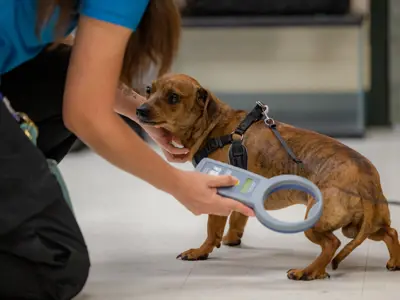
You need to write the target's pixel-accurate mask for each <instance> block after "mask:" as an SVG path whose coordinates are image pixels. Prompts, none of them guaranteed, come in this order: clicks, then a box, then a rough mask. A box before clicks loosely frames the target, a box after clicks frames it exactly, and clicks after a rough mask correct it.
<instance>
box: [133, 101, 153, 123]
mask: <svg viewBox="0 0 400 300" xmlns="http://www.w3.org/2000/svg"><path fill="white" fill-rule="evenodd" d="M136 116H137V117H138V118H139V120H140V121H145V122H146V121H149V119H150V106H149V105H148V104H146V103H145V104H142V105H140V106H139V107H138V108H137V109H136Z"/></svg>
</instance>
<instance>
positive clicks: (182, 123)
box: [141, 74, 400, 280]
mask: <svg viewBox="0 0 400 300" xmlns="http://www.w3.org/2000/svg"><path fill="white" fill-rule="evenodd" d="M171 93H176V94H177V95H178V96H179V102H178V103H176V104H170V103H168V97H169V95H171ZM145 105H146V106H147V108H148V109H149V111H150V114H149V116H148V118H146V119H142V120H141V121H142V122H144V123H149V124H154V125H158V126H160V127H164V128H166V129H168V130H170V131H171V132H172V133H173V134H175V135H176V136H177V137H178V138H179V139H181V141H182V143H183V145H184V146H185V147H186V148H188V149H190V151H191V152H190V153H191V155H194V154H195V153H196V152H197V151H198V150H199V149H200V147H202V146H203V145H204V143H205V142H206V141H207V139H208V138H211V137H217V136H222V135H225V134H229V133H231V132H232V131H233V130H234V128H235V127H236V126H237V125H238V124H239V122H240V121H241V120H242V119H243V118H244V117H245V115H246V112H244V111H238V110H234V109H232V108H230V107H229V106H228V105H226V104H225V103H223V102H222V101H220V100H219V99H218V98H217V97H215V95H213V94H212V93H211V92H210V91H207V90H205V89H204V88H202V87H201V85H200V84H199V83H198V82H197V81H196V80H195V79H193V78H191V77H188V76H186V75H175V74H171V75H167V76H164V77H162V78H160V79H159V80H157V81H155V82H154V83H153V85H152V90H151V93H150V94H149V98H148V101H147V103H146V104H145ZM277 129H278V131H279V132H280V134H281V135H282V137H283V138H284V140H285V141H286V142H287V144H288V146H289V147H290V148H291V149H292V151H293V152H294V153H295V155H296V156H297V157H298V158H299V159H301V160H302V161H303V163H304V165H305V168H304V169H301V168H299V167H298V166H297V165H296V164H295V163H294V162H293V161H292V160H291V159H290V157H289V155H288V154H287V152H286V151H285V150H284V149H283V147H282V146H281V144H280V143H279V141H278V140H277V138H276V137H275V136H274V134H273V133H272V131H271V130H269V129H268V128H266V127H265V125H264V124H263V122H262V121H260V122H258V123H256V124H254V125H253V126H251V127H250V128H249V129H248V131H247V132H246V133H245V136H244V140H243V141H244V144H245V146H246V147H247V150H248V154H249V155H248V156H249V160H248V168H249V170H250V171H252V172H255V173H257V174H259V175H262V176H264V177H267V178H270V177H273V176H277V175H281V174H296V175H300V176H304V177H306V178H308V179H309V180H311V181H312V182H314V183H315V184H316V185H317V186H318V187H319V188H320V190H321V192H322V195H323V199H324V212H323V215H322V217H321V218H320V220H319V222H318V223H317V224H316V225H315V226H314V227H313V228H312V229H309V230H307V231H306V232H305V236H306V237H307V238H308V239H309V240H310V241H311V242H313V243H314V244H317V245H319V246H320V247H321V249H322V251H321V254H320V255H319V256H318V257H317V258H316V259H315V260H314V261H313V262H312V263H311V264H310V265H309V266H307V267H306V268H304V269H295V270H289V271H288V278H290V279H294V280H313V279H323V278H326V277H328V276H329V275H328V273H327V272H326V267H327V266H328V264H329V263H332V267H333V269H336V268H337V267H338V265H339V263H340V262H341V261H342V260H343V259H344V258H346V257H347V256H348V255H349V254H350V253H351V252H352V251H353V250H354V249H355V248H356V247H358V246H359V245H360V244H361V243H362V242H363V241H364V240H365V239H367V238H369V239H372V240H375V241H384V242H385V243H386V245H387V247H388V249H389V253H390V259H389V261H388V263H387V268H388V269H389V270H399V269H400V244H399V240H398V236H397V231H396V230H395V229H393V228H391V227H390V214H389V209H388V204H387V201H386V199H385V196H384V195H383V192H382V188H381V183H380V178H379V174H378V171H377V170H376V169H375V167H374V166H373V164H372V163H371V162H370V161H369V160H368V159H367V158H365V157H364V156H362V155H361V154H359V153H358V152H356V151H355V150H353V149H351V148H349V147H347V146H345V145H343V144H341V143H340V142H339V141H337V140H335V139H332V138H330V137H327V136H324V135H321V134H318V133H316V132H313V131H309V130H304V129H300V128H296V127H293V126H290V125H288V124H284V123H280V122H277ZM228 148H229V147H228V146H226V147H225V148H223V149H221V150H218V151H216V152H214V153H213V154H212V155H210V158H212V159H215V160H219V161H222V162H227V160H228ZM313 201H314V200H313V199H312V198H310V197H309V196H308V195H307V194H304V193H303V192H297V191H280V192H277V193H275V194H273V195H271V196H270V199H268V201H266V205H265V208H266V209H267V210H276V209H281V208H285V207H288V206H290V205H294V204H304V205H306V206H307V207H308V209H307V212H308V210H309V208H310V207H311V205H312V203H313ZM226 222H227V218H226V217H220V216H214V215H210V216H209V219H208V236H207V239H206V241H205V242H204V243H203V245H202V246H201V247H200V248H198V249H191V250H188V251H186V252H183V253H182V254H181V255H180V256H179V257H180V258H182V259H183V260H200V259H206V258H207V257H208V255H209V254H210V253H211V252H212V251H213V249H214V247H217V248H218V247H220V245H221V243H224V244H226V245H232V246H233V245H238V244H240V242H241V238H242V236H243V232H244V228H245V225H246V222H247V217H245V216H243V215H241V214H240V213H237V212H233V213H232V214H231V216H230V221H229V225H230V226H229V231H228V233H227V235H226V236H225V237H223V236H222V235H223V232H224V228H225V225H226ZM337 229H342V232H343V234H344V235H345V236H346V237H348V238H350V239H352V240H351V241H350V242H349V243H348V244H347V245H346V246H345V247H344V248H343V249H342V250H341V251H340V252H339V253H338V254H337V255H336V256H335V253H336V251H337V250H338V249H339V247H340V241H339V239H338V238H337V237H336V236H335V235H334V233H333V232H334V231H336V230H337Z"/></svg>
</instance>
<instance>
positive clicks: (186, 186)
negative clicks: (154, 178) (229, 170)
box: [172, 171, 254, 217]
mask: <svg viewBox="0 0 400 300" xmlns="http://www.w3.org/2000/svg"><path fill="white" fill-rule="evenodd" d="M178 172H181V174H180V176H178V178H180V186H181V187H180V189H179V190H177V191H175V192H174V193H172V194H173V196H174V197H175V198H176V199H177V200H178V201H179V202H181V203H182V204H183V205H184V206H185V207H186V208H187V209H188V210H190V211H191V212H192V213H193V214H194V215H201V214H212V215H219V216H228V215H229V214H230V213H231V212H232V211H237V212H239V213H242V214H243V215H245V216H248V217H253V216H254V212H253V210H252V209H251V208H249V207H247V206H245V205H244V204H242V203H240V202H238V201H235V200H232V199H229V198H224V197H222V196H220V195H218V194H217V188H218V187H230V186H233V185H235V184H236V183H237V179H236V178H234V177H232V176H212V175H207V174H203V173H200V172H193V171H178Z"/></svg>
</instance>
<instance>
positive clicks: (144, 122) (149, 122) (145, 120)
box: [139, 118, 165, 127]
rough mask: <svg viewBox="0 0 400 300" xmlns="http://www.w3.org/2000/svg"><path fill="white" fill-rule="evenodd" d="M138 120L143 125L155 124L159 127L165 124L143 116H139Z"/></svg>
mask: <svg viewBox="0 0 400 300" xmlns="http://www.w3.org/2000/svg"><path fill="white" fill-rule="evenodd" d="M139 122H140V123H141V124H143V125H148V126H155V127H159V126H161V125H163V124H165V122H161V121H160V122H157V121H152V120H147V119H143V118H139Z"/></svg>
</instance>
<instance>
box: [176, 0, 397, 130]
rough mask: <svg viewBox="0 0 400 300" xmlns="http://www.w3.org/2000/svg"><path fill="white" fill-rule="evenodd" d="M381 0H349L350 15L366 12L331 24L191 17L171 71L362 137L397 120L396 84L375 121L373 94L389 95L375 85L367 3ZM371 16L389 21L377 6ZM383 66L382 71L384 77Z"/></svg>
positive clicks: (243, 103) (223, 93) (296, 119)
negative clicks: (353, 20) (232, 22)
mask: <svg viewBox="0 0 400 300" xmlns="http://www.w3.org/2000/svg"><path fill="white" fill-rule="evenodd" d="M178 1H179V2H180V3H181V4H182V5H184V3H185V0H178ZM370 1H372V2H374V1H375V2H374V3H372V2H370ZM378 1H380V2H379V3H378ZM383 2H390V1H386V0H352V1H351V11H350V14H351V15H362V16H363V20H362V22H361V23H360V24H358V25H354V24H353V25H348V24H347V25H345V24H344V21H340V20H338V18H337V19H336V21H335V22H336V23H335V22H334V21H332V23H331V24H327V23H324V24H321V25H315V24H314V25H313V26H301V25H300V26H298V25H296V26H292V25H287V26H282V25H279V26H257V27H252V26H204V20H203V21H202V22H200V23H201V24H198V25H196V21H193V17H191V16H189V17H187V18H186V19H188V20H189V21H190V22H188V23H184V24H186V25H184V28H183V40H182V44H181V48H180V52H179V55H178V58H177V60H176V62H175V64H174V68H173V71H175V72H183V73H187V74H190V75H192V76H194V77H196V78H197V79H199V81H200V82H201V83H202V84H203V85H205V86H206V87H208V88H210V89H211V90H212V91H214V92H215V93H216V94H217V96H219V97H220V98H221V99H222V100H224V101H226V102H228V103H230V104H232V105H233V106H235V107H237V108H244V109H250V108H251V107H252V106H253V105H254V103H255V101H256V100H264V102H265V103H267V104H269V106H270V107H271V109H272V113H274V114H275V116H276V118H280V119H281V120H282V121H287V122H290V123H294V124H295V125H298V126H301V127H306V128H310V129H313V130H317V131H320V132H323V133H326V134H329V135H332V136H338V137H344V136H359V137H362V136H364V133H365V131H366V128H367V127H368V126H369V125H390V124H389V123H391V122H394V123H395V122H400V114H399V112H398V110H399V107H400V101H399V100H398V99H399V96H400V89H399V88H397V87H392V88H391V90H390V95H387V96H388V97H389V96H390V98H392V99H391V100H393V101H391V103H390V120H382V117H379V118H378V119H379V120H374V119H377V115H378V111H377V110H376V108H373V107H374V105H375V106H376V102H377V101H378V100H377V98H379V97H382V99H384V98H385V97H386V95H384V92H383V87H381V88H380V89H376V88H375V86H377V84H376V83H377V81H379V80H380V79H379V78H377V76H379V70H378V68H377V66H378V67H379V65H381V64H382V63H381V62H380V61H379V59H381V60H382V61H384V59H383V58H382V57H380V58H379V57H378V56H377V55H376V54H375V53H376V52H379V51H380V52H382V50H379V49H378V50H376V49H375V48H372V47H371V43H373V42H375V43H380V41H379V40H377V41H374V37H373V38H371V27H370V26H371V11H370V10H371V7H374V5H375V6H377V4H378V6H379V5H380V7H381V8H380V9H381V10H382V5H381V3H383ZM393 3H395V4H393ZM391 5H392V6H393V7H392V11H391V13H392V14H395V13H396V11H397V12H398V13H399V14H400V1H398V0H397V1H396V0H392V3H391ZM396 7H397V8H396ZM374 17H375V19H373V20H375V21H374V22H375V23H380V24H382V23H383V22H387V23H389V22H390V20H389V19H387V20H382V18H383V17H384V16H383V15H382V12H381V11H380V12H379V14H378V13H375V14H374ZM399 17H400V16H399ZM399 17H398V19H399V20H398V21H397V22H398V23H399V24H400V18H399ZM204 18H205V19H207V18H206V17H204ZM222 18H223V17H222ZM266 18H268V17H266ZM310 18H311V17H310ZM195 19H196V18H195ZM378 19H379V20H378ZM376 20H378V21H376ZM210 22H211V21H210ZM338 22H339V23H340V22H343V24H342V25H338ZM289 23H290V22H289ZM328 23H329V22H328ZM375 23H374V24H375ZM187 24H190V25H187ZM375 27H376V26H375ZM379 30H383V29H382V28H380V29H379ZM372 32H375V37H376V36H377V35H378V33H379V32H377V29H375V31H374V30H372ZM391 38H398V39H399V42H397V44H396V46H391V50H392V52H393V51H395V48H396V47H397V46H398V47H400V31H399V32H398V33H396V31H392V32H391ZM381 40H382V39H381ZM372 49H373V50H374V53H372V54H371V51H372ZM396 49H397V48H396ZM387 55H389V53H387ZM372 56H374V57H375V59H374V61H372ZM381 56H382V55H381ZM377 57H378V59H376V58H377ZM398 65H399V67H400V61H399V63H398ZM372 67H374V70H375V71H376V72H375V73H373V72H372V71H373V70H371V68H372ZM397 69H399V68H397ZM384 72H385V70H384V69H382V71H380V73H381V79H382V78H383V77H384V76H385V74H383V73H384ZM391 76H392V77H394V78H398V79H396V80H397V82H398V83H400V71H397V70H393V69H392V70H391ZM380 81H382V80H380ZM379 84H381V85H382V82H380V83H379ZM372 85H374V88H373V87H372ZM397 86H399V84H397ZM371 89H373V91H372V92H371ZM396 95H397V96H396ZM393 98H394V99H393ZM371 99H372V100H371ZM371 101H372V102H373V103H372V105H371ZM382 103H383V102H382ZM385 105H386V104H385ZM385 105H383V104H382V108H381V110H385V109H386V108H385V107H384V106H385ZM371 107H372V108H371ZM374 109H375V112H374ZM385 113H386V112H382V113H381V115H384V114H385ZM383 117H384V116H383ZM369 118H370V119H372V121H370V120H368V119H369ZM374 123H376V124H374Z"/></svg>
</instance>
